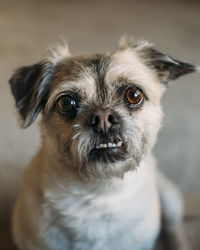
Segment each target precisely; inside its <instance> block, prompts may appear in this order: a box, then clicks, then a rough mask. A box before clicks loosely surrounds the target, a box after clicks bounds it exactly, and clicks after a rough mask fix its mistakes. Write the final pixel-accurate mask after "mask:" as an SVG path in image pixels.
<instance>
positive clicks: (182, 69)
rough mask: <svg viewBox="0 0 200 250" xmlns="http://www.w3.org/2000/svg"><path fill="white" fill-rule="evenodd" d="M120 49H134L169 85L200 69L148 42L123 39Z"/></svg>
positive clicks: (129, 38)
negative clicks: (159, 49) (157, 48)
mask: <svg viewBox="0 0 200 250" xmlns="http://www.w3.org/2000/svg"><path fill="white" fill-rule="evenodd" d="M119 45H120V49H122V50H123V49H127V48H130V47H131V48H133V49H134V50H135V51H136V53H137V54H138V55H139V57H140V58H141V59H142V60H143V62H144V63H145V64H146V65H147V66H149V67H150V68H152V69H153V70H155V72H156V74H157V75H158V77H159V79H160V81H161V82H162V83H165V84H167V83H168V82H169V81H171V80H175V79H176V78H178V77H180V76H182V75H184V74H188V73H192V72H195V71H199V68H198V67H196V66H194V65H192V64H190V63H186V62H182V61H180V60H178V59H176V58H174V57H171V56H169V55H167V54H165V53H162V52H160V51H158V50H156V49H155V48H154V46H153V44H151V43H149V42H148V41H138V42H135V41H134V39H133V38H132V37H126V36H125V37H122V38H121V39H120V43H119Z"/></svg>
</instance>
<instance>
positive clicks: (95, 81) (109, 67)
mask: <svg viewBox="0 0 200 250" xmlns="http://www.w3.org/2000/svg"><path fill="white" fill-rule="evenodd" d="M156 81H157V80H156V78H155V76H154V74H153V73H152V71H151V70H150V69H149V68H148V67H147V66H146V65H145V64H144V63H142V61H141V60H140V58H139V57H138V56H137V54H136V53H135V52H134V51H133V50H131V49H127V50H124V51H117V52H115V53H113V54H99V55H92V56H82V57H72V58H69V59H66V60H64V61H62V62H61V63H60V64H59V65H58V66H57V69H56V73H55V76H54V83H53V87H52V91H51V93H50V102H51V101H53V99H55V98H56V97H57V96H59V95H60V94H61V93H67V92H68V91H76V92H79V93H80V94H82V95H83V96H85V97H86V98H87V99H88V100H90V99H96V98H98V97H100V96H103V95H105V92H106V94H107V95H109V94H113V92H114V91H115V90H116V88H119V87H120V85H121V84H128V85H129V86H130V85H131V84H133V85H136V86H139V87H141V88H142V89H144V90H145V92H148V95H149V96H152V98H153V96H154V94H158V93H154V89H155V86H154V85H155V82H156ZM156 85H158V84H156Z"/></svg>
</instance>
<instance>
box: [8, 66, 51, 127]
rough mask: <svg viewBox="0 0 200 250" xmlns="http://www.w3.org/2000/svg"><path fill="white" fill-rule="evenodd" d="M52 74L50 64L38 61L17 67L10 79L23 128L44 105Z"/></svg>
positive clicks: (31, 121)
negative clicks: (30, 64)
mask: <svg viewBox="0 0 200 250" xmlns="http://www.w3.org/2000/svg"><path fill="white" fill-rule="evenodd" d="M52 75H53V72H52V68H51V65H50V64H49V63H46V62H40V63H37V64H34V65H32V66H28V67H22V68H19V69H18V70H17V71H16V72H15V73H14V75H13V76H12V78H11V79H10V81H9V83H10V87H11V90H12V93H13V96H14V98H15V101H16V106H17V109H18V111H19V113H20V115H21V117H22V120H23V127H24V128H26V127H28V126H29V125H31V124H32V123H33V122H34V121H35V119H36V118H37V116H38V114H39V112H40V110H41V109H42V108H43V107H44V106H45V103H46V99H47V93H48V89H49V82H50V78H51V77H52Z"/></svg>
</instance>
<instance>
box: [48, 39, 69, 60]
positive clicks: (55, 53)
mask: <svg viewBox="0 0 200 250" xmlns="http://www.w3.org/2000/svg"><path fill="white" fill-rule="evenodd" d="M70 56H71V54H70V52H69V47H68V44H67V43H66V42H65V41H64V40H63V39H62V41H61V42H60V43H59V44H58V45H57V46H56V47H54V48H50V49H48V51H47V56H46V59H47V61H48V62H50V63H52V64H56V63H58V62H60V61H62V60H63V59H66V58H67V57H70Z"/></svg>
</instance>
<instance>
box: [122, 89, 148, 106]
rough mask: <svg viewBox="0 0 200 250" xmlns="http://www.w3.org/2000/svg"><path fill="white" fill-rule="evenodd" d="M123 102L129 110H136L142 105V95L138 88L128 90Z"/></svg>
mask: <svg viewBox="0 0 200 250" xmlns="http://www.w3.org/2000/svg"><path fill="white" fill-rule="evenodd" d="M125 100H126V103H127V104H128V105H129V106H130V107H131V108H137V107H140V106H141V105H142V104H143V101H144V95H143V93H142V91H141V90H139V89H138V88H129V89H128V90H127V91H126V93H125Z"/></svg>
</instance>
